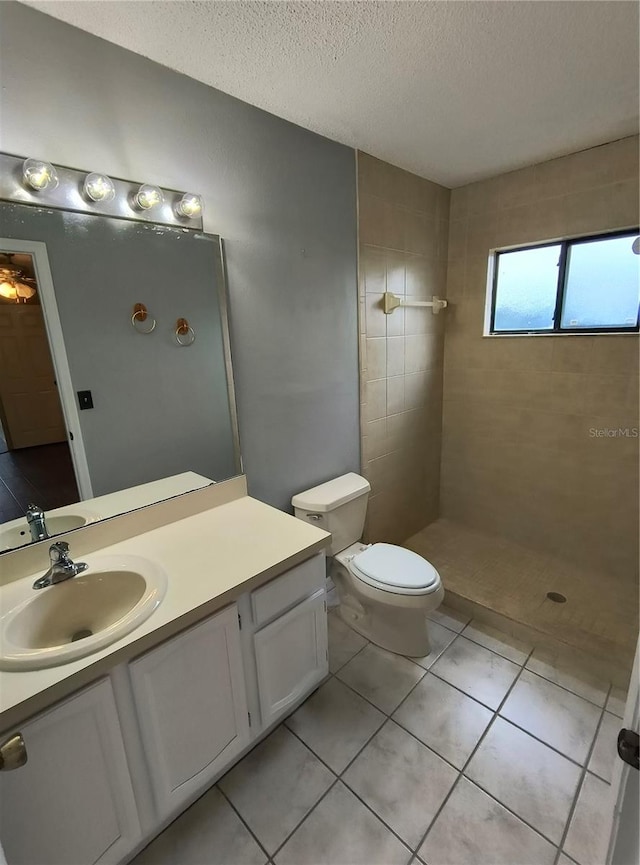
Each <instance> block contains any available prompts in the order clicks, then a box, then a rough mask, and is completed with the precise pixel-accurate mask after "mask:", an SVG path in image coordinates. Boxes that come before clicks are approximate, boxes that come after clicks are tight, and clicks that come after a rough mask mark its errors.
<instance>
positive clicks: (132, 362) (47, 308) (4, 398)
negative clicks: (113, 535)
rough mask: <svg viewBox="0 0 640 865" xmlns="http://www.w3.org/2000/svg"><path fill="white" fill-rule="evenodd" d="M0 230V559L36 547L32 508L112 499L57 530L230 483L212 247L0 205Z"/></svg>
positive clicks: (118, 223) (207, 239)
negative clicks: (141, 313)
mask: <svg viewBox="0 0 640 865" xmlns="http://www.w3.org/2000/svg"><path fill="white" fill-rule="evenodd" d="M0 220H1V223H2V230H1V234H2V237H1V238H0V425H1V428H2V433H1V435H2V437H1V438H0V521H2V522H3V523H4V526H0V549H6V548H8V547H13V546H19V545H21V544H23V543H28V542H29V541H30V540H31V539H32V531H30V530H29V526H28V525H27V522H26V512H27V509H28V507H29V505H31V504H35V505H37V506H38V507H39V508H40V509H42V510H44V511H45V514H46V513H47V512H48V511H50V510H52V509H57V508H61V507H63V506H68V505H70V504H73V503H76V502H78V501H79V500H81V499H82V500H88V499H94V498H95V497H104V496H107V498H106V499H104V498H101V499H100V502H101V504H102V508H95V507H91V506H90V505H91V502H89V505H86V506H85V505H83V506H82V508H81V507H75V508H69V507H63V510H62V512H61V513H60V514H59V515H58V517H59V520H58V523H57V525H58V528H57V531H65V530H68V529H70V528H73V527H75V526H77V525H82V524H84V522H86V521H91V520H94V519H96V518H99V517H101V516H109V515H112V514H113V513H118V512H121V511H124V510H129V509H131V507H138V506H140V505H141V504H145V503H148V501H156V500H159V499H160V498H166V497H167V496H168V495H171V494H173V493H176V494H178V493H181V492H184V491H185V490H186V489H193V488H195V487H197V486H202V485H205V484H206V483H208V482H209V479H211V480H214V481H219V480H224V479H227V478H229V477H232V476H233V475H236V474H238V473H239V472H240V471H241V464H240V456H239V447H238V435H237V420H236V410H235V397H234V393H233V375H232V370H231V356H230V350H229V342H228V322H227V314H226V287H225V284H224V265H223V259H222V255H223V251H222V245H221V243H220V239H219V238H218V237H216V236H214V235H208V234H204V233H202V232H199V231H193V230H187V229H179V228H172V227H169V226H160V225H154V224H148V223H139V222H134V221H128V220H124V219H116V218H112V217H104V216H95V215H87V214H81V213H73V212H69V211H64V210H53V209H49V208H44V207H42V208H41V207H33V206H28V205H22V204H15V203H10V202H5V201H0ZM137 303H142V304H144V305H145V307H146V308H147V310H148V318H147V319H146V320H145V321H143V322H142V321H140V320H139V321H138V322H137V324H138V326H139V330H140V331H143V330H146V329H148V328H149V327H150V325H151V323H152V321H153V320H155V321H156V326H155V329H154V330H153V332H152V333H149V334H145V333H141V332H139V331H138V329H136V328H134V326H133V324H134V323H136V322H135V321H134V322H133V323H132V314H133V311H134V306H135V304H137ZM181 318H182V319H186V321H187V322H188V324H189V326H190V327H192V328H193V333H194V334H195V341H194V342H193V344H191V345H189V344H187V345H185V346H180V345H179V343H178V340H177V339H176V322H177V320H178V319H181ZM186 336H187V337H189V334H188V333H187V335H186ZM180 341H181V342H186V343H189V342H190V338H184V335H183V336H181V339H180ZM184 473H191V474H189V475H188V476H186V475H185V476H183V475H184ZM177 475H180V476H181V479H180V480H178V481H177V482H176V483H174V484H171V483H169V484H167V483H163V484H159V485H158V484H153V485H152V486H150V487H147V488H141V487H140V485H146V484H149V483H151V482H157V481H160V480H161V479H163V478H169V477H172V476H177ZM182 476H183V477H182ZM131 487H137V488H138V492H137V494H135V495H134V496H133V498H131V497H129V498H128V499H123V500H122V501H123V505H122V507H119V506H118V496H117V495H115V494H116V493H117V492H118V491H120V490H125V489H129V488H131ZM141 489H145V490H146V491H145V493H144V494H143V493H142V492H141ZM147 500H148V501H147ZM53 516H54V515H52V516H51V517H49V525H48V526H47V529H48V534H49V535H51V534H54V533H55V532H56V528H55V526H56V521H55V519H54V518H53ZM62 518H65V520H64V521H61V520H62ZM74 520H75V524H74V525H70V524H69V521H71V522H73V521H74ZM78 521H79V522H78ZM14 530H16V531H14Z"/></svg>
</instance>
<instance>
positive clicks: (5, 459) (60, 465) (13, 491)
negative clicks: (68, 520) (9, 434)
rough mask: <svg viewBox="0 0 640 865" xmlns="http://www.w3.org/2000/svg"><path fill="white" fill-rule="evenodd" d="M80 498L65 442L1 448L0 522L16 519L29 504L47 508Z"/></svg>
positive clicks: (67, 446) (50, 508) (56, 506)
mask: <svg viewBox="0 0 640 865" xmlns="http://www.w3.org/2000/svg"><path fill="white" fill-rule="evenodd" d="M79 499H80V495H79V493H78V487H77V484H76V477H75V472H74V470H73V464H72V462H71V453H70V451H69V445H68V444H67V442H60V443H58V444H51V445H41V446H39V447H32V448H20V449H19V450H14V451H6V452H5V453H2V452H1V449H0V522H8V521H9V520H16V519H19V518H20V517H22V516H24V514H25V512H26V510H27V507H28V506H29V505H30V504H32V503H34V504H37V505H38V506H39V507H41V508H42V509H43V510H45V511H49V510H52V509H53V508H60V507H62V506H63V505H69V504H71V503H72V502H77V501H79Z"/></svg>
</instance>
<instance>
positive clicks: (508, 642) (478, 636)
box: [462, 619, 533, 666]
mask: <svg viewBox="0 0 640 865" xmlns="http://www.w3.org/2000/svg"><path fill="white" fill-rule="evenodd" d="M462 633H463V635H464V636H465V637H467V639H469V640H473V642H474V643H479V644H480V645H481V646H484V647H485V649H491V651H492V652H497V654H498V655H502V657H503V658H507V659H508V660H509V661H513V663H514V664H520V666H522V664H524V662H525V661H526V660H527V658H528V657H529V655H530V654H531V650H532V649H533V646H532V645H529V644H528V643H525V642H523V641H522V640H518V639H517V638H516V637H512V636H511V635H510V634H505V633H503V632H502V631H498V630H497V629H496V628H492V627H491V626H490V625H485V623H484V622H478V621H476V620H475V619H473V620H472V621H471V622H469V624H468V625H467V627H466V628H465V629H464V631H463V632H462Z"/></svg>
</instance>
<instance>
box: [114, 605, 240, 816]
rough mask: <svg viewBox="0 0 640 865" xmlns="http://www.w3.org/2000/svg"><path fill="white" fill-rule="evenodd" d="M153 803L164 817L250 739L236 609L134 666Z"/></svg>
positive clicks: (215, 617)
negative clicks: (154, 802)
mask: <svg viewBox="0 0 640 865" xmlns="http://www.w3.org/2000/svg"><path fill="white" fill-rule="evenodd" d="M129 671H130V675H131V680H132V684H133V693H134V699H135V704H136V709H137V713H138V719H139V723H140V730H141V733H142V739H143V742H144V749H145V755H146V758H147V763H148V766H149V772H150V774H151V778H152V782H153V789H154V798H155V800H156V804H157V806H158V809H159V811H160V816H161V817H165V816H166V815H167V814H168V813H170V812H171V811H174V810H176V809H178V808H179V806H181V805H182V804H183V803H184V802H185V801H186V800H187V799H189V797H190V796H191V795H192V794H193V793H196V792H198V791H199V790H204V789H205V788H206V787H207V786H208V784H209V783H210V782H211V780H212V779H213V778H214V777H215V776H216V775H217V774H218V773H220V772H221V771H222V770H223V769H224V768H225V767H226V766H228V765H229V764H230V763H231V762H232V761H233V759H234V757H235V756H236V754H238V753H239V752H240V751H241V750H242V749H243V748H244V747H245V746H246V745H247V744H248V742H249V722H248V715H247V700H246V693H245V684H244V672H243V667H242V655H241V649H240V631H239V627H238V612H237V607H236V605H235V604H234V605H233V606H231V607H227V609H225V610H223V611H222V612H220V613H217V614H216V615H214V616H212V617H211V618H210V619H207V620H206V621H205V622H203V623H202V624H200V625H196V626H195V627H193V628H191V629H190V630H188V631H186V632H185V633H184V634H181V635H179V636H177V637H175V638H174V639H172V640H168V641H167V642H166V643H164V644H163V645H162V646H160V647H159V648H157V649H152V650H151V651H150V652H147V654H146V655H143V656H142V657H141V658H138V659H136V660H135V661H133V662H132V663H131V664H130V665H129Z"/></svg>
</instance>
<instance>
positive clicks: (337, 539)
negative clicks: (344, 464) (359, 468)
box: [291, 472, 371, 556]
mask: <svg viewBox="0 0 640 865" xmlns="http://www.w3.org/2000/svg"><path fill="white" fill-rule="evenodd" d="M370 490H371V487H370V485H369V481H368V480H366V478H363V477H361V476H360V475H357V474H355V472H349V474H346V475H341V476H340V477H339V478H334V479H333V480H332V481H327V482H326V483H324V484H320V485H319V486H317V487H312V489H310V490H305V491H304V492H303V493H298V494H297V495H295V496H294V497H293V498H292V499H291V504H292V505H293V508H294V512H295V515H296V517H298V519H300V520H304V521H305V522H307V523H311V524H312V525H314V526H318V528H321V529H324V530H325V531H327V532H331V534H332V540H331V547H330V555H332V556H334V555H335V554H336V553H339V552H340V551H341V550H345V549H346V548H347V547H349V546H351V544H355V542H356V541H359V540H360V538H361V537H362V532H363V530H364V520H365V517H366V515H367V499H368V498H369V491H370Z"/></svg>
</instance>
